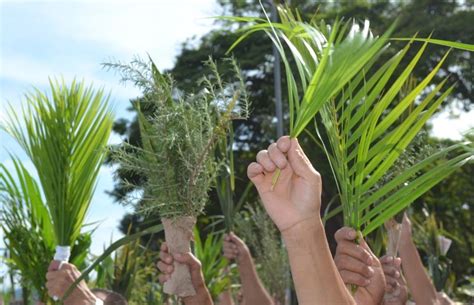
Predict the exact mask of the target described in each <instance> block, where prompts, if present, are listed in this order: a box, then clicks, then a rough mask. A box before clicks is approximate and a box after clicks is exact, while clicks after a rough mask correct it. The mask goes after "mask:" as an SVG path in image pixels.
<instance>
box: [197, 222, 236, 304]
mask: <svg viewBox="0 0 474 305" xmlns="http://www.w3.org/2000/svg"><path fill="white" fill-rule="evenodd" d="M222 247H223V236H222V234H219V233H215V232H211V233H209V234H207V236H206V238H205V239H204V240H202V239H201V236H200V233H199V230H198V229H197V227H195V228H194V254H195V255H196V257H197V259H199V261H200V262H201V264H202V273H203V275H204V279H205V281H206V287H207V288H208V289H209V293H210V294H211V296H212V298H213V299H214V300H217V298H218V297H219V296H220V294H221V293H222V292H224V291H225V290H226V289H228V288H229V286H230V278H229V276H228V275H227V274H226V271H225V268H226V267H227V263H228V262H227V259H226V258H225V257H224V256H222Z"/></svg>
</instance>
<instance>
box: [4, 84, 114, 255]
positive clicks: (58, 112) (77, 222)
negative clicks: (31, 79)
mask: <svg viewBox="0 0 474 305" xmlns="http://www.w3.org/2000/svg"><path fill="white" fill-rule="evenodd" d="M50 89H51V93H50V95H49V96H48V95H46V94H45V93H42V92H40V91H39V90H35V91H34V92H31V93H30V94H27V95H26V105H24V106H23V108H22V112H21V114H20V115H19V114H18V113H17V112H15V110H14V108H13V106H10V109H9V111H8V120H7V122H6V123H5V126H3V128H4V129H5V131H6V132H7V133H9V134H10V135H11V136H12V137H13V138H14V139H15V140H16V141H17V142H18V144H19V145H20V146H21V147H22V148H23V150H24V151H25V153H26V154H27V155H28V157H29V158H30V160H31V161H32V162H33V164H34V166H35V168H36V171H37V173H38V177H39V181H40V184H41V190H42V192H43V194H44V200H45V203H46V205H47V207H48V213H49V214H50V216H51V220H52V224H53V230H54V233H55V243H56V244H57V245H60V246H72V245H73V243H74V241H75V240H76V239H77V237H78V236H79V234H80V231H81V228H82V225H83V222H84V218H85V215H86V213H87V210H88V208H89V205H90V202H91V199H92V195H93V192H94V189H95V185H96V180H97V176H98V173H99V169H100V166H101V165H102V162H103V160H104V157H105V148H106V145H107V141H108V138H109V135H110V132H111V128H112V122H113V117H112V114H111V112H110V110H109V108H108V104H107V99H106V98H104V93H103V90H98V91H95V90H94V89H93V88H92V87H86V86H85V85H84V83H82V82H79V83H78V82H76V81H73V82H72V84H71V85H70V86H67V85H66V84H65V83H64V82H61V83H60V82H58V81H52V80H50Z"/></svg>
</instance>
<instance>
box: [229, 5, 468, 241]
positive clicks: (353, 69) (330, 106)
mask: <svg viewBox="0 0 474 305" xmlns="http://www.w3.org/2000/svg"><path fill="white" fill-rule="evenodd" d="M279 13H280V19H281V22H279V23H275V22H271V21H270V20H269V19H268V18H267V20H262V19H243V20H242V19H233V18H232V17H227V19H229V20H234V21H237V22H241V21H244V22H248V23H250V25H249V26H247V27H245V28H244V29H243V30H242V31H243V35H242V36H241V38H242V39H243V38H245V37H247V36H248V35H250V34H252V33H255V32H258V31H264V32H265V33H266V34H267V35H268V36H269V37H270V39H271V40H272V42H273V44H274V45H275V46H276V48H277V49H278V51H279V52H280V55H281V57H282V61H283V64H284V66H285V72H286V80H287V84H288V104H289V112H290V136H291V137H297V136H298V135H299V134H300V133H301V132H303V131H304V130H305V128H306V127H307V125H308V123H309V122H311V121H313V120H315V118H319V119H317V120H316V123H315V127H316V134H317V135H318V136H319V138H320V139H319V140H318V141H317V142H316V144H317V145H318V146H320V147H322V149H323V150H324V151H325V153H326V155H327V157H328V160H329V162H330V165H331V169H332V171H333V174H334V176H335V180H336V183H337V188H338V192H339V196H340V201H341V207H338V208H336V209H334V210H333V211H331V212H330V215H328V216H332V215H335V214H336V213H338V212H340V211H342V212H343V214H344V223H345V225H349V226H351V227H353V228H356V229H357V230H362V231H363V233H364V234H368V233H370V232H372V231H373V230H374V229H375V228H377V227H378V226H380V225H382V224H383V223H384V222H385V221H386V220H388V219H389V218H391V217H393V216H394V215H396V214H397V213H398V212H400V211H401V210H402V209H404V208H405V207H406V206H407V205H409V204H410V203H412V202H413V201H414V200H416V199H417V198H418V197H420V196H421V195H422V194H423V193H425V192H426V191H428V190H429V189H430V188H431V187H433V186H434V185H436V184H437V183H439V182H440V181H442V180H443V179H444V178H446V177H447V176H448V175H449V174H451V173H452V172H454V171H455V170H456V169H457V168H459V167H460V166H462V165H463V164H465V163H466V162H468V161H470V160H472V158H473V150H472V147H470V146H469V145H466V144H457V145H454V146H452V147H449V148H446V149H442V150H440V151H439V153H436V154H433V155H432V156H430V157H428V158H426V159H425V160H423V161H422V162H419V163H418V164H415V165H413V166H412V167H410V168H408V169H406V170H405V171H404V172H403V173H402V174H400V175H399V176H397V177H395V178H394V179H392V180H391V181H389V182H387V183H382V178H383V177H384V175H385V174H386V173H387V172H388V171H389V170H390V169H391V168H392V167H393V165H394V164H395V162H396V160H397V159H398V158H399V157H400V155H401V154H402V153H403V151H404V150H405V149H406V148H407V146H408V145H409V144H410V142H411V141H412V140H413V139H414V137H415V136H416V135H417V134H418V133H419V132H420V130H421V129H422V128H423V126H424V125H425V124H426V122H427V121H428V120H429V119H430V118H431V117H432V115H433V114H434V113H435V112H436V110H437V109H438V108H439V106H440V105H441V103H442V102H443V101H444V100H445V99H446V97H447V96H448V95H449V94H450V92H451V91H452V87H449V88H445V84H446V79H445V80H443V81H441V82H440V83H439V84H433V79H434V77H435V75H436V74H437V73H438V72H439V70H440V68H441V66H442V64H443V63H444V61H445V59H446V58H447V56H448V54H449V51H448V52H446V54H445V55H444V56H443V57H442V58H441V59H440V60H439V62H438V64H437V65H436V66H435V67H434V68H433V69H432V70H431V71H430V72H429V73H428V74H427V75H426V77H425V78H424V79H422V80H421V81H420V82H419V83H418V84H417V85H416V86H415V87H413V88H410V89H409V90H406V86H405V85H406V83H407V82H408V81H410V79H411V78H410V76H411V74H412V72H413V69H414V68H415V67H416V65H417V63H418V62H419V60H420V58H421V56H422V55H423V53H424V51H425V49H426V47H427V45H428V44H429V43H434V44H438V45H443V46H449V47H452V48H458V49H462V50H468V51H469V50H472V49H473V47H474V46H473V45H469V44H463V43H459V42H448V41H442V40H437V39H432V38H431V37H429V38H417V37H412V38H407V39H405V38H397V39H396V40H407V41H408V44H407V45H406V46H405V47H404V48H403V49H402V50H400V51H399V52H398V53H397V54H395V55H394V56H393V57H392V58H390V59H389V60H388V61H387V62H385V63H381V65H380V67H378V68H374V67H377V65H375V64H376V63H377V61H378V59H379V57H380V55H381V54H383V53H384V51H385V50H386V48H387V46H388V43H389V41H390V40H391V39H392V38H391V37H390V36H391V33H392V32H393V29H394V26H395V25H392V26H391V27H390V28H389V30H388V31H387V32H386V33H384V34H383V35H381V36H380V37H373V36H372V34H371V32H370V28H369V22H368V21H365V22H364V24H363V26H359V25H358V24H357V23H356V22H355V21H346V22H343V21H341V20H336V21H335V22H334V23H333V24H332V25H327V24H326V23H325V22H324V21H321V22H320V23H319V24H318V23H316V21H315V19H313V20H311V21H310V22H304V21H302V20H301V18H299V17H298V16H295V14H293V13H292V12H291V11H290V10H289V9H288V8H285V7H279ZM240 41H241V39H240V40H237V41H236V42H235V43H234V45H232V47H231V48H233V47H235V46H236V45H237V44H238V43H239V42H240ZM415 41H420V42H424V43H423V45H422V46H421V47H420V49H419V50H418V52H417V53H416V55H415V56H414V57H413V58H412V59H411V60H410V62H409V63H408V64H407V65H406V66H404V67H402V68H401V72H400V71H399V70H400V63H401V62H402V59H404V58H405V56H406V54H407V52H408V50H409V49H410V48H412V45H413V42H415ZM288 52H289V53H288ZM290 57H291V60H292V61H290ZM291 63H293V64H291ZM395 73H397V74H395ZM404 90H405V91H407V92H406V93H405V94H404V96H403V97H400V93H401V92H403V91H404ZM300 92H302V93H303V95H302V97H300ZM401 118H403V119H401ZM321 127H323V130H321ZM323 133H324V134H325V135H326V136H327V140H324V139H325V138H326V137H322V134H323ZM313 137H314V136H313ZM471 145H472V144H471ZM433 164H437V166H436V167H433V166H432V165H433ZM277 178H278V175H276V176H275V177H274V181H275V182H276V179H277Z"/></svg>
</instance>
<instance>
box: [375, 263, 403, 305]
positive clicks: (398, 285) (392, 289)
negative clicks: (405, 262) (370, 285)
mask: <svg viewBox="0 0 474 305" xmlns="http://www.w3.org/2000/svg"><path fill="white" fill-rule="evenodd" d="M380 263H381V264H382V268H383V272H384V275H385V282H386V285H385V296H384V302H383V305H405V304H406V302H407V300H408V287H407V284H406V282H405V279H404V278H403V276H402V270H401V263H402V261H401V259H400V258H399V257H393V256H389V255H386V256H383V257H381V258H380Z"/></svg>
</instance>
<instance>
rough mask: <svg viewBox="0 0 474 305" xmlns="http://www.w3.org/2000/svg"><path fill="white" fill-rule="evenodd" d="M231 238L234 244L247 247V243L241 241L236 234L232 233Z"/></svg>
mask: <svg viewBox="0 0 474 305" xmlns="http://www.w3.org/2000/svg"><path fill="white" fill-rule="evenodd" d="M230 238H231V240H232V242H234V243H235V244H237V245H238V246H245V242H244V241H243V240H242V239H240V238H239V237H238V236H237V235H235V234H234V232H230ZM236 248H237V247H236Z"/></svg>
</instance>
